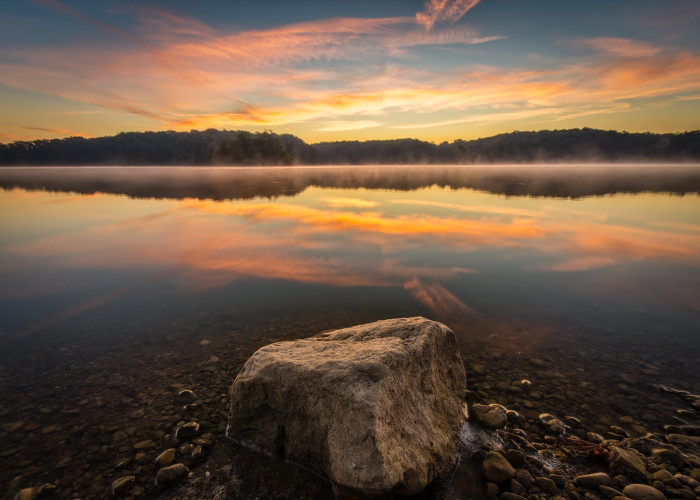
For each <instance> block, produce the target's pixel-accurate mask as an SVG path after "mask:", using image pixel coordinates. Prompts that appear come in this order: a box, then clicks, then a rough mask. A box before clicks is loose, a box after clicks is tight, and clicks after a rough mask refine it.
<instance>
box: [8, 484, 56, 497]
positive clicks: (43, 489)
mask: <svg viewBox="0 0 700 500" xmlns="http://www.w3.org/2000/svg"><path fill="white" fill-rule="evenodd" d="M55 491H56V485H54V484H51V483H45V484H42V485H41V486H34V487H33V488H24V489H21V490H19V491H18V492H17V494H16V495H15V496H14V498H13V500H35V499H37V498H42V497H50V496H52V494H53V493H54V492H55Z"/></svg>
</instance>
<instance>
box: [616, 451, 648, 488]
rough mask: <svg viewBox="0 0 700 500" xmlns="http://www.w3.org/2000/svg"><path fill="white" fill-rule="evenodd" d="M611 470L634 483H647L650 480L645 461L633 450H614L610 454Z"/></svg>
mask: <svg viewBox="0 0 700 500" xmlns="http://www.w3.org/2000/svg"><path fill="white" fill-rule="evenodd" d="M610 470H612V471H613V472H614V473H615V474H622V475H623V476H627V477H629V478H630V479H631V480H632V481H640V482H641V481H644V482H646V481H647V479H648V474H647V470H646V465H645V464H644V460H642V458H641V457H640V456H639V455H637V453H636V452H634V451H632V450H625V449H623V448H613V449H612V451H611V452H610ZM623 493H624V492H623Z"/></svg>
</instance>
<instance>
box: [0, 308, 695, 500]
mask: <svg viewBox="0 0 700 500" xmlns="http://www.w3.org/2000/svg"><path fill="white" fill-rule="evenodd" d="M344 323H345V324H351V323H348V321H347V319H345V318H340V319H339V320H338V325H330V326H331V328H330V329H332V328H335V327H337V326H342V325H343V324H344ZM283 325H284V326H283ZM527 328H529V326H528V325H527V324H523V325H522V326H521V327H519V328H518V329H515V330H513V331H511V332H510V333H501V334H498V335H495V336H493V337H483V338H480V339H478V340H474V341H467V342H461V349H462V351H463V352H462V356H463V360H464V364H465V368H466V372H467V386H468V390H469V392H468V394H467V396H466V402H467V403H468V406H469V408H470V419H469V423H468V424H466V425H465V426H464V427H463V429H462V442H463V446H462V452H461V456H460V461H459V463H458V464H457V466H456V467H455V468H454V470H452V471H451V473H450V475H449V477H446V478H444V479H443V480H441V481H438V482H436V483H434V484H433V485H431V486H430V487H429V488H428V489H427V490H426V491H425V492H424V493H422V494H421V495H419V496H418V497H417V498H425V499H428V498H441V499H452V498H455V499H456V498H475V499H479V498H494V499H495V498H503V499H505V500H519V499H521V498H528V499H531V500H534V499H545V498H569V499H601V500H604V499H613V498H616V497H622V498H625V497H626V498H632V499H638V500H646V499H649V500H655V499H663V498H687V499H692V498H698V496H700V482H699V481H700V399H698V398H697V396H695V395H696V394H698V393H699V392H700V387H698V384H699V382H698V380H697V377H696V378H695V379H692V378H688V377H687V374H688V373H693V369H692V366H693V364H695V363H697V362H698V359H697V358H692V356H691V357H690V358H688V359H686V360H685V361H674V362H670V361H664V360H660V359H659V357H658V355H657V353H656V352H655V351H654V350H653V349H649V348H648V346H646V345H645V346H644V348H643V349H642V348H641V347H639V348H636V347H635V345H634V344H633V343H631V342H628V343H627V344H626V345H622V346H620V345H613V344H612V343H610V342H613V341H609V342H608V343H606V342H607V341H606V342H603V341H601V342H598V343H593V342H591V343H590V344H581V342H580V341H579V340H576V338H574V337H571V336H567V335H561V336H559V337H558V338H557V339H556V340H555V341H552V340H550V342H548V344H547V345H543V344H542V343H541V342H538V336H537V335H530V336H527V335H525V333H527V332H526V331H525V330H526V329H527ZM198 331H204V330H197V331H194V330H187V329H183V330H182V331H178V330H177V328H175V329H169V330H168V331H167V332H165V331H158V332H151V334H150V335H147V336H145V335H143V332H138V333H137V332H133V333H132V334H131V337H129V335H128V332H127V334H124V335H121V336H120V337H119V339H120V340H119V341H116V340H115V341H114V342H112V343H110V342H105V341H104V337H103V338H101V339H97V338H91V337H90V336H86V335H81V336H76V337H74V338H70V336H68V337H67V338H66V339H65V340H64V341H62V342H61V343H59V344H53V345H51V346H47V347H46V348H45V349H41V350H40V349H36V348H34V349H33V350H31V349H27V351H26V353H25V354H24V355H23V356H18V357H15V358H12V359H14V361H12V359H11V360H10V361H8V362H6V363H4V365H3V366H2V368H1V369H0V381H1V382H2V384H3V390H4V394H6V396H5V398H4V400H3V401H2V404H1V405H0V461H1V462H0V463H2V467H0V479H1V480H2V484H3V488H4V491H5V493H4V496H3V497H2V498H3V499H7V500H9V499H13V498H17V499H22V500H25V499H34V498H66V499H101V498H114V497H118V498H126V499H136V498H158V499H173V500H174V499H190V498H199V499H213V500H223V499H226V498H241V499H243V498H301V499H305V498H308V499H315V498H318V499H322V498H332V497H333V496H332V493H331V487H330V484H329V483H328V482H327V481H325V480H324V479H323V478H320V477H318V476H315V475H313V474H312V473H310V472H308V471H305V470H304V469H302V468H300V467H297V466H294V465H292V464H287V463H284V462H282V461H280V460H279V459H277V458H275V457H267V456H264V455H260V454H257V453H254V452H252V451H250V450H247V449H244V448H241V447H239V446H237V445H235V444H233V443H232V442H230V441H229V440H227V439H226V438H225V437H224V435H225V429H226V421H227V413H228V389H229V387H230V385H231V382H232V381H233V379H234V378H235V376H236V374H237V373H238V371H239V370H240V368H241V367H242V366H243V363H244V362H245V360H246V359H247V358H248V357H249V356H250V355H251V354H252V353H253V352H254V351H255V350H256V349H257V348H259V347H261V346H262V345H265V344H268V343H271V342H275V341H279V340H290V339H294V338H301V337H305V336H309V332H311V333H318V331H314V329H313V328H311V327H310V326H309V324H307V323H305V322H298V323H294V322H293V321H291V320H289V319H288V318H279V319H274V320H273V319H270V320H269V321H268V322H266V323H265V324H264V325H262V326H261V325H260V324H255V325H253V324H235V325H227V326H226V328H223V329H221V331H220V332H219V333H217V334H214V335H207V336H203V335H201V334H199V333H197V332H198ZM509 335H512V337H509ZM115 338H116V337H115ZM523 338H528V339H529V340H528V342H525V343H524V342H523V341H522V339H523ZM146 339H148V340H146ZM516 339H521V340H518V341H517V342H516ZM125 341H126V342H125ZM615 342H625V340H624V339H620V340H619V341H615ZM586 345H591V346H593V345H595V347H590V352H587V351H586V347H585V346H586ZM675 348H676V349H677V350H678V351H679V352H682V351H683V349H684V348H685V346H684V345H682V342H681V344H680V345H677V346H675ZM686 358H687V357H686ZM678 359H685V358H682V357H681V358H678ZM695 366H697V364H695Z"/></svg>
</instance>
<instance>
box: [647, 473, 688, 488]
mask: <svg viewBox="0 0 700 500" xmlns="http://www.w3.org/2000/svg"><path fill="white" fill-rule="evenodd" d="M651 478H652V479H654V480H656V481H661V482H662V483H664V484H668V485H670V486H673V487H674V488H679V487H680V486H681V483H680V481H678V479H676V478H675V477H673V474H671V473H670V472H669V471H667V470H666V469H661V470H657V471H656V472H654V473H653V474H652V475H651Z"/></svg>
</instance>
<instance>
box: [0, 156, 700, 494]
mask: <svg viewBox="0 0 700 500" xmlns="http://www.w3.org/2000/svg"><path fill="white" fill-rule="evenodd" d="M0 186H2V188H3V190H2V191H0V212H1V213H2V218H0V330H1V331H2V334H1V335H0V347H2V349H0V360H1V362H0V384H1V385H0V390H1V393H2V396H3V403H2V406H1V407H0V415H1V416H2V419H3V420H4V421H5V422H22V428H24V427H26V426H27V425H33V424H36V425H39V427H38V428H39V429H45V428H49V429H51V426H56V427H57V428H59V429H60V431H56V432H47V433H46V434H40V435H37V436H36V439H34V438H32V437H31V436H32V432H28V433H25V434H22V437H21V438H20V437H18V435H15V434H7V435H6V436H5V440H4V441H2V442H1V443H0V447H1V448H2V449H0V457H1V458H0V460H1V461H2V467H0V470H2V471H4V472H3V473H2V474H3V476H2V480H3V481H6V482H9V481H11V480H12V478H13V477H14V476H16V475H18V474H25V475H28V476H30V477H35V476H36V477H38V476H41V477H47V478H48V479H47V480H53V479H56V480H59V479H60V478H61V477H64V475H65V474H66V472H65V471H63V470H61V469H55V468H53V466H52V460H53V459H49V458H48V457H55V456H61V457H64V456H65V457H67V458H69V459H70V460H71V463H74V464H77V465H76V467H77V468H76V469H75V470H77V471H83V469H84V472H85V474H87V471H88V470H89V472H90V474H91V475H97V474H99V475H100V476H101V477H103V478H104V479H103V481H104V483H105V485H106V486H105V488H107V487H108V483H107V480H108V479H109V478H111V477H112V476H113V475H114V474H115V473H116V472H115V470H114V461H115V460H117V459H118V458H119V457H120V456H121V454H123V452H121V451H119V450H118V449H112V448H109V449H104V450H102V451H95V452H94V453H92V454H91V458H90V460H92V461H89V460H87V459H86V457H85V455H84V453H85V451H84V450H85V449H87V448H88V447H90V446H93V444H92V443H93V441H94V439H95V436H92V435H91V434H90V432H88V431H87V430H86V429H82V430H80V424H79V423H78V422H77V421H76V417H75V416H76V415H79V419H80V420H81V421H82V422H84V423H89V424H90V425H91V426H92V425H97V426H99V425H101V426H105V425H107V426H115V427H117V429H113V430H111V431H110V432H115V431H116V430H119V429H122V428H129V427H131V426H133V421H132V420H130V417H129V415H130V414H131V413H132V412H134V411H135V410H136V409H141V408H145V409H146V416H145V417H144V419H143V422H142V423H140V424H139V426H141V427H143V429H139V430H137V431H134V432H136V433H139V432H142V431H143V432H144V433H146V434H148V435H151V434H152V432H156V431H157V430H163V429H165V430H169V427H168V426H169V425H170V424H173V423H174V422H177V420H178V419H179V418H182V416H181V415H170V414H168V412H169V411H171V410H172V409H171V410H168V409H167V408H168V405H171V404H172V395H173V393H174V391H175V390H176V388H192V389H194V390H195V392H197V393H198V394H200V393H201V394H206V395H207V397H211V398H213V399H216V398H221V397H223V396H221V395H222V394H223V395H224V396H225V394H226V391H227V387H228V386H229V385H230V383H231V382H232V381H233V378H234V377H235V375H236V373H237V372H238V370H239V369H240V367H241V365H242V363H243V362H244V361H245V360H246V359H247V357H248V356H249V355H250V354H252V353H253V352H254V351H255V350H256V349H258V348H259V347H261V346H262V345H265V344H267V343H270V342H273V341H277V340H285V339H293V338H301V337H306V336H310V335H314V334H317V333H319V332H321V331H324V330H329V329H334V328H339V327H344V326H350V325H353V324H358V323H363V322H368V321H374V320H378V319H383V318H388V317H397V316H416V315H424V316H427V317H430V318H432V319H436V320H439V321H442V322H444V323H445V324H447V325H448V326H449V327H450V328H452V329H453V330H454V331H455V333H456V334H457V336H458V339H459V342H460V348H461V350H462V355H463V358H464V361H465V366H466V369H467V374H468V385H469V386H470V388H471V389H472V390H475V391H478V392H479V394H485V395H486V396H484V398H485V399H489V400H494V401H498V402H501V403H503V404H506V405H510V404H514V403H513V399H512V398H514V397H516V396H517V395H516V394H515V393H513V392H511V391H510V389H509V388H510V387H511V383H512V382H513V381H516V380H521V379H523V378H527V379H530V380H531V381H532V382H533V384H534V385H535V386H536V387H537V389H538V391H540V393H541V396H540V397H539V398H537V401H536V404H537V405H541V406H542V408H537V409H541V410H542V411H552V412H555V413H556V412H559V413H560V414H561V416H563V414H565V412H571V413H575V414H576V415H577V416H578V417H580V418H582V419H584V420H585V419H588V421H589V422H591V425H593V426H594V425H601V426H603V425H604V423H605V422H615V421H616V419H617V418H618V417H619V416H622V415H630V414H631V415H634V416H635V419H636V420H637V421H639V422H640V425H644V426H645V428H647V429H648V430H651V431H654V430H655V429H659V428H660V426H661V425H662V424H664V423H667V422H668V419H670V418H671V417H672V414H673V406H672V402H673V396H672V395H668V394H660V393H658V391H656V390H655V389H653V387H652V385H654V384H666V385H669V386H671V387H675V388H679V389H685V390H689V391H691V392H696V393H697V392H700V380H699V377H698V373H697V366H698V362H700V359H699V358H698V356H699V355H698V353H699V352H700V336H699V335H698V331H699V327H700V196H699V195H698V194H699V193H700V168H699V167H697V166H671V165H668V166H663V167H661V166H659V167H646V166H644V167H634V166H595V167H586V168H584V167H580V168H573V167H570V166H567V167H563V166H562V167H557V166H546V167H523V166H512V167H488V168H481V167H439V166H435V167H432V166H431V167H411V168H407V167H353V168H351V169H350V168H348V169H346V168H328V167H318V168H296V167H295V168H291V167H290V168H265V169H261V168H200V167H198V168H186V167H175V168H153V167H151V168H131V167H130V168H114V167H109V168H106V167H101V168H85V167H81V168H66V167H48V168H28V169H24V168H3V169H0ZM203 340H206V341H208V342H205V343H202V341H203ZM212 357H213V358H216V361H212V359H213V358H212ZM499 384H501V385H502V386H503V387H502V388H501V389H500V390H494V388H495V387H499ZM503 384H505V385H503ZM517 397H519V396H517ZM212 405H213V403H212ZM212 408H215V409H214V410H212V413H211V415H209V417H207V421H208V422H210V424H211V429H212V430H213V431H215V430H216V429H217V426H218V425H219V421H223V422H225V418H226V417H225V411H226V408H225V405H224V404H221V405H218V406H212ZM42 409H44V410H46V411H43V410H42ZM76 409H77V410H79V411H78V413H75V412H74V410H76ZM172 411H175V410H172ZM532 411H535V410H532ZM168 418H170V420H172V422H171V421H170V420H168ZM164 421H167V422H165V424H163V422H164ZM159 423H160V424H159ZM158 425H160V427H158ZM154 429H155V430H154ZM38 432H41V430H39V431H38ZM149 433H150V434H149ZM66 435H68V436H70V439H66ZM136 437H138V436H136ZM136 437H135V438H134V439H136ZM144 439H146V438H144ZM149 439H150V438H149ZM18 457H21V458H22V459H21V460H18ZM146 476H147V474H146V472H144V477H146ZM90 477H92V476H90ZM74 479H75V481H77V483H76V484H78V488H79V489H80V488H83V489H84V490H85V491H89V489H90V487H91V485H92V484H93V482H94V481H93V480H92V479H81V478H78V477H76V478H74ZM81 481H82V482H81ZM98 482H99V481H98ZM88 497H89V495H88Z"/></svg>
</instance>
